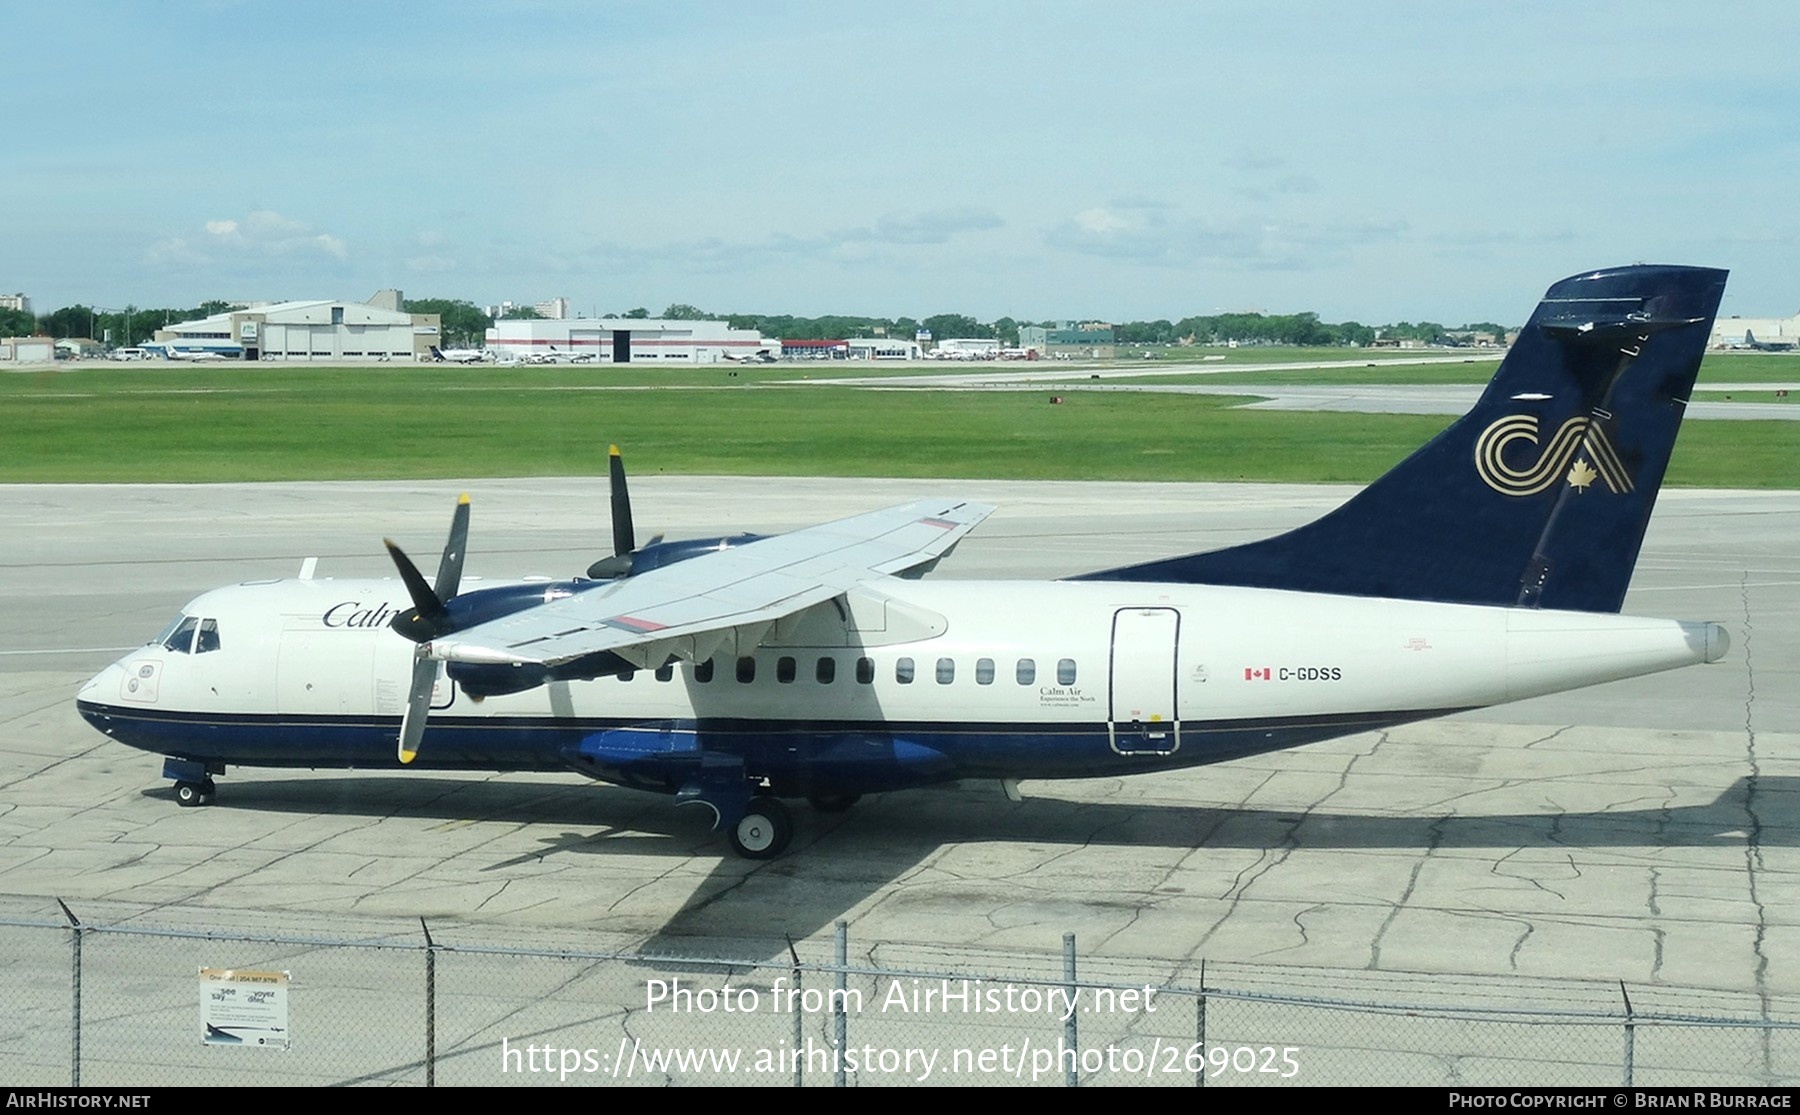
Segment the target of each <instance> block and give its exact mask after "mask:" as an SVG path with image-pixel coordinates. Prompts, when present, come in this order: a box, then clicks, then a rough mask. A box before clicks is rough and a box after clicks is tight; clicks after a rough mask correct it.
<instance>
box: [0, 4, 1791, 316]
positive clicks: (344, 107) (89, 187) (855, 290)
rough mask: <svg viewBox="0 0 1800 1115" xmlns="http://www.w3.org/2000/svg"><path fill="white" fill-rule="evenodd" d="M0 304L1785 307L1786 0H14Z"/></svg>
mask: <svg viewBox="0 0 1800 1115" xmlns="http://www.w3.org/2000/svg"><path fill="white" fill-rule="evenodd" d="M6 13H7V14H6V22H5V26H6V27H7V30H8V31H9V35H8V39H9V40H10V41H11V42H12V43H14V44H15V46H16V45H17V44H24V43H32V44H36V47H35V48H34V49H31V50H18V49H13V50H9V52H8V62H7V67H6V69H5V71H4V72H0V90H4V92H5V93H6V94H7V97H6V100H7V103H9V104H10V105H12V106H14V109H15V111H14V113H13V114H12V115H13V121H14V125H15V126H14V127H13V128H12V129H10V138H9V140H8V143H7V153H6V155H5V156H4V159H5V163H6V171H5V173H4V174H0V212H5V213H6V214H7V215H8V220H7V226H8V228H7V233H6V236H5V237H4V239H3V240H0V243H4V245H5V247H4V250H3V251H0V291H12V290H20V291H24V292H25V293H26V294H28V295H30V296H31V298H32V304H33V308H34V309H36V310H38V311H39V312H45V311H48V310H52V309H55V308H57V307H59V306H63V305H68V304H71V303H75V302H84V303H97V304H99V305H101V306H122V305H124V304H125V303H127V302H130V303H134V304H136V305H140V306H144V305H158V306H161V305H185V304H194V303H197V302H199V301H201V300H204V299H210V298H228V299H236V298H255V299H276V298H312V297H348V298H365V297H367V296H368V295H369V294H371V293H373V292H374V291H375V290H377V289H379V288H382V287H388V286H396V287H400V288H402V289H404V290H405V291H406V292H407V294H408V296H409V297H455V298H468V299H470V300H472V301H476V302H480V303H491V302H497V301H499V300H501V299H511V300H514V301H525V302H531V301H538V300H541V299H545V298H549V297H552V296H556V295H562V296H566V297H568V298H569V299H570V300H571V301H572V302H573V304H574V306H575V307H576V308H577V309H578V310H580V311H581V312H583V313H587V314H593V313H596V312H599V313H605V312H609V311H621V310H625V309H629V308H631V307H634V306H644V307H648V308H649V309H650V310H651V311H652V312H653V313H655V312H659V311H661V309H662V308H663V307H664V306H666V305H668V304H670V303H673V302H686V303H691V304H694V305H697V306H700V307H703V308H705V309H709V310H715V311H751V310H755V311H760V312H765V313H793V314H801V315H817V314H823V313H849V314H879V315H902V314H904V315H911V316H915V317H923V316H926V315H929V314H934V313H941V312H961V313H969V314H972V315H974V316H976V317H979V318H983V319H992V318H995V317H999V316H1001V315H1012V316H1014V317H1018V318H1021V319H1040V318H1061V317H1096V318H1105V319H1111V320H1132V319H1140V318H1141V319H1152V318H1158V317H1169V318H1176V317H1180V316H1184V315H1187V314H1191V313H1211V312H1216V311H1218V310H1222V309H1232V310H1241V309H1260V310H1265V311H1268V312H1276V313H1282V312H1293V311H1298V310H1314V311H1317V312H1318V313H1320V314H1321V315H1322V316H1324V317H1325V318H1326V319H1327V320H1334V321H1336V320H1345V319H1356V320H1361V321H1364V322H1369V323H1381V322H1391V321H1398V320H1403V319H1405V320H1435V321H1439V322H1443V323H1446V324H1460V323H1462V322H1465V321H1472V320H1498V321H1501V322H1504V323H1509V324H1510V323H1517V322H1519V321H1522V320H1523V319H1524V318H1525V316H1526V315H1527V314H1528V313H1529V311H1530V308H1531V306H1532V304H1533V303H1534V301H1535V299H1536V297H1537V295H1538V294H1540V293H1541V292H1542V291H1543V289H1544V288H1545V287H1546V286H1547V285H1548V284H1549V283H1550V282H1552V281H1554V280H1555V279H1558V278H1560V277H1562V276H1564V275H1568V274H1572V273H1575V272H1578V271H1582V270H1587V269H1590V268H1594V267H1600V266H1608V265H1613V264H1619V263H1630V262H1634V261H1640V260H1642V261H1653V262H1673V263H1696V264H1705V265H1710V266H1722V267H1728V268H1730V269H1731V270H1732V272H1733V275H1732V281H1731V285H1730V287H1729V288H1728V291H1727V294H1726V302H1725V307H1724V309H1723V311H1722V312H1724V313H1737V314H1742V315H1745V316H1756V315H1773V314H1783V315H1785V314H1789V313H1793V312H1795V310H1796V309H1797V308H1800V268H1796V266H1795V265H1796V263H1797V262H1800V206H1797V205H1796V203H1795V200H1796V196H1797V195H1800V127H1797V126H1796V121H1797V120H1800V63H1797V62H1796V55H1795V53H1794V49H1795V46H1796V44H1797V43H1800V7H1796V6H1794V5H1792V4H1791V3H1787V2H1785V0H1784V2H1767V3H1755V2H1750V3H1739V4H1732V5H1724V6H1719V7H1717V8H1707V7H1704V6H1700V5H1694V4H1692V3H1680V4H1676V3H1663V2H1660V0H1636V2H1632V3H1547V2H1546V3H1529V2H1527V3H1508V4H1495V3H1491V2H1489V3H1456V2H1447V3H1426V2H1420V3H1383V2H1379V0H1369V2H1365V3H1360V4H1346V3H1281V2H1271V0H1264V2H1245V3H1238V2H1188V3H1177V2H1174V0H1168V2H1162V3H1132V2H1128V0H1124V2H1122V0H1112V2H1108V3H1105V4H1099V3H1074V2H1068V3H1063V2H1055V0H1041V2H994V3H974V2H970V3H954V2H947V3H932V2H918V3H908V2H901V3H895V2H888V3H883V4H868V3H859V2H854V0H839V2H836V3H812V2H805V0H793V2H787V3H778V2H769V3H756V2H743V3H683V2H678V0H666V2H645V3H637V2H621V3H595V4H569V3H518V4H498V3H495V4H475V3H433V4H381V3H337V2H329V0H327V2H308V3H304V4H295V3H232V2H225V0H215V2H207V3H198V2H180V0H170V2H164V3H155V4H148V3H97V2H87V0H72V2H68V3H56V4H49V3H13V4H9V5H8V6H7V8H6Z"/></svg>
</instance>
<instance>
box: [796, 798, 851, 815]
mask: <svg viewBox="0 0 1800 1115" xmlns="http://www.w3.org/2000/svg"><path fill="white" fill-rule="evenodd" d="M861 800H862V795H861V794H812V795H810V796H808V797H807V799H806V801H807V803H808V804H809V805H811V806H812V807H813V808H814V809H816V810H818V811H819V812H820V813H848V812H849V811H850V807H851V806H853V805H855V804H856V803H857V802H859V801H861Z"/></svg>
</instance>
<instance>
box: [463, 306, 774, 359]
mask: <svg viewBox="0 0 1800 1115" xmlns="http://www.w3.org/2000/svg"><path fill="white" fill-rule="evenodd" d="M763 349H769V350H771V351H773V352H779V351H780V350H781V342H780V341H778V340H769V339H767V338H765V337H764V336H763V335H762V334H761V333H759V332H757V331H756V330H754V329H733V328H731V325H730V323H729V322H724V321H672V320H667V319H663V318H636V317H601V318H591V317H590V318H565V319H560V320H558V319H550V318H524V319H514V318H507V319H505V320H502V321H496V322H495V323H494V324H493V327H492V328H490V329H489V330H488V331H487V350H488V351H489V352H491V353H494V354H496V355H498V356H502V357H519V358H529V357H533V356H537V357H549V356H571V355H572V356H581V357H589V358H592V359H593V360H595V361H597V362H598V363H601V364H639V363H655V364H664V363H671V362H672V363H676V364H678V365H685V364H719V363H722V362H724V361H725V360H726V359H728V358H741V357H747V356H754V355H756V354H757V353H758V352H760V351H762V350H763Z"/></svg>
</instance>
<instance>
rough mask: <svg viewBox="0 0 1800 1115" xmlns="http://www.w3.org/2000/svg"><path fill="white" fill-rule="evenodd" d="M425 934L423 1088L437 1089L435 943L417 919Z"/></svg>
mask: <svg viewBox="0 0 1800 1115" xmlns="http://www.w3.org/2000/svg"><path fill="white" fill-rule="evenodd" d="M419 929H420V930H421V931H422V932H423V933H424V934H425V1086H426V1087H427V1088H435V1087H437V942H435V941H433V940H432V939H431V926H429V925H426V924H425V919H424V918H422V917H421V918H420V919H419Z"/></svg>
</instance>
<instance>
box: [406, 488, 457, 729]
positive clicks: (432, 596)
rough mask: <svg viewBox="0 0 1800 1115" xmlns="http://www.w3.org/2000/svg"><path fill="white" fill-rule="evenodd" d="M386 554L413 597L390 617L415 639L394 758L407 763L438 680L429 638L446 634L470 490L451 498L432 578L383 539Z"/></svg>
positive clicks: (429, 707)
mask: <svg viewBox="0 0 1800 1115" xmlns="http://www.w3.org/2000/svg"><path fill="white" fill-rule="evenodd" d="M385 542H386V545H387V551H388V556H390V557H392V558H393V559H394V566H395V567H396V568H397V569H399V571H400V580H401V581H402V582H403V583H404V584H405V585H406V592H407V595H409V596H411V597H412V602H413V608H412V611H410V612H404V613H402V614H400V615H398V616H395V617H394V621H393V623H392V624H390V626H391V627H393V629H394V630H395V631H398V632H399V633H400V634H401V635H402V636H404V637H406V638H407V639H410V640H411V641H412V642H414V643H415V644H417V646H416V648H415V649H414V651H413V668H412V688H411V689H410V690H409V691H408V693H407V701H406V711H405V712H404V713H403V714H402V715H401V718H400V747H399V758H400V761H401V762H402V763H410V762H412V761H413V760H414V759H416V758H418V755H419V740H420V739H421V738H423V736H424V735H425V719H426V717H427V716H428V715H429V714H430V711H431V690H432V686H434V685H435V684H436V683H437V676H438V670H439V669H440V663H439V662H438V661H437V660H436V659H434V658H431V657H429V654H428V651H429V647H430V643H431V640H433V639H435V638H437V637H438V636H440V635H446V634H449V633H450V631H451V630H453V628H452V626H451V617H450V609H449V607H448V605H449V603H450V601H451V600H452V599H454V598H455V597H456V593H457V589H458V588H459V586H460V585H461V584H462V572H463V555H464V553H465V552H466V550H467V548H468V542H469V494H468V493H467V492H464V493H463V494H462V496H461V497H460V498H458V499H457V501H456V513H455V515H453V516H452V517H451V519H450V537H449V538H448V539H446V540H445V542H444V556H443V558H442V559H440V560H439V562H438V575H437V581H436V582H434V583H433V584H427V583H426V581H425V577H424V575H423V574H421V573H420V572H419V567H418V566H416V565H414V564H413V563H412V559H411V558H408V557H407V556H406V554H405V553H404V552H403V551H402V550H401V549H400V547H398V546H396V545H394V543H393V540H392V539H387V540H385Z"/></svg>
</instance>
